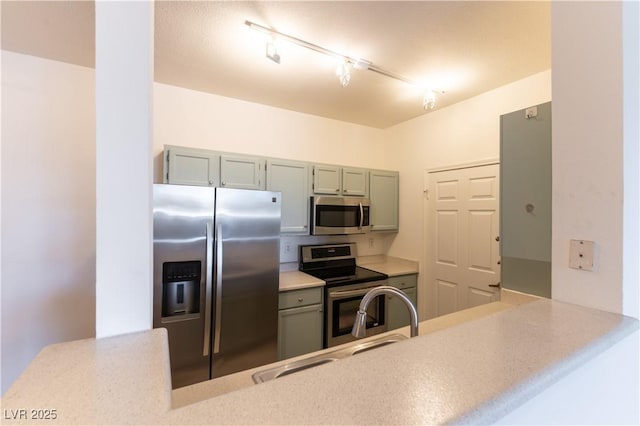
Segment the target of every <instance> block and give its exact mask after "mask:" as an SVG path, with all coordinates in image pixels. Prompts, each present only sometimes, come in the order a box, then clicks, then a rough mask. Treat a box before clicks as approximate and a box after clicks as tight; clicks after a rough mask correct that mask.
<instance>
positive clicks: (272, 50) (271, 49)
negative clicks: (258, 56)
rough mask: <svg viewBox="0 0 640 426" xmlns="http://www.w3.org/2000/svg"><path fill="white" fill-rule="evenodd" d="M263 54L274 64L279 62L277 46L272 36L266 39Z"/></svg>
mask: <svg viewBox="0 0 640 426" xmlns="http://www.w3.org/2000/svg"><path fill="white" fill-rule="evenodd" d="M265 56H266V57H267V58H269V59H271V60H272V61H273V62H275V63H276V64H279V63H280V54H279V53H278V46H277V44H276V40H275V38H273V37H271V38H270V39H269V40H267V48H266V52H265Z"/></svg>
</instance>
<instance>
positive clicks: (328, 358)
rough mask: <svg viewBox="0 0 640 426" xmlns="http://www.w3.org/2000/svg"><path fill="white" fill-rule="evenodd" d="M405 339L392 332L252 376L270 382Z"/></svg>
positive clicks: (254, 378)
mask: <svg viewBox="0 0 640 426" xmlns="http://www.w3.org/2000/svg"><path fill="white" fill-rule="evenodd" d="M405 339H408V337H407V336H404V335H402V334H391V335H389V336H384V337H379V338H377V339H373V340H369V341H367V342H363V343H358V344H354V345H351V346H347V347H345V348H341V349H336V350H333V351H329V352H325V353H322V354H320V355H315V356H312V357H309V358H304V359H300V360H298V361H293V362H290V363H287V364H283V365H279V366H277V367H272V368H268V369H266V370H261V371H258V372H255V373H254V374H253V375H252V376H251V377H252V378H253V381H254V382H255V383H263V382H268V381H269V380H273V379H277V378H278V377H283V376H288V375H289V374H294V373H297V372H299V371H303V370H307V369H309V368H313V367H317V366H319V365H323V364H328V363H330V362H334V361H339V360H341V359H344V358H348V357H350V356H353V355H357V354H361V353H363V352H366V351H370V350H372V349H376V348H379V347H381V346H387V345H390V344H392V343H396V342H399V341H401V340H405Z"/></svg>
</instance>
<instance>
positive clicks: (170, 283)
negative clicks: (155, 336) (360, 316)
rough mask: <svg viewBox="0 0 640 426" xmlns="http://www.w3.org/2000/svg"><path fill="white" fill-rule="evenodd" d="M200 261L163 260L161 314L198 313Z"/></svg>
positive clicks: (171, 315)
mask: <svg viewBox="0 0 640 426" xmlns="http://www.w3.org/2000/svg"><path fill="white" fill-rule="evenodd" d="M201 270H202V269H201V262H199V261H188V262H165V263H163V265H162V316H163V317H174V316H179V315H187V314H198V313H200V278H201V272H200V271H201Z"/></svg>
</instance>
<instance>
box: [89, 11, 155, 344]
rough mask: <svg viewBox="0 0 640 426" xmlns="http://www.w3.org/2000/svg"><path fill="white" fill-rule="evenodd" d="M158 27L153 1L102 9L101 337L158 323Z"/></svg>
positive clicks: (98, 67) (98, 96) (98, 15)
mask: <svg viewBox="0 0 640 426" xmlns="http://www.w3.org/2000/svg"><path fill="white" fill-rule="evenodd" d="M114 28H117V31H114ZM153 28H154V27H153V2H97V3H96V79H95V80H96V86H95V92H96V124H97V125H96V129H95V131H96V159H97V161H96V200H97V202H96V230H97V236H96V337H98V338H101V337H107V336H114V335H119V334H124V333H131V332H135V331H141V330H150V329H151V328H152V325H153V302H152V301H153V277H152V274H153V273H152V264H153V242H152V240H153V238H152V237H153V217H152V209H153V195H152V187H151V183H152V174H153V170H152V160H151V153H152V149H151V147H152V145H153V133H152V121H153V109H152V105H153V100H152V97H153ZM123 64H126V66H124V65H123Z"/></svg>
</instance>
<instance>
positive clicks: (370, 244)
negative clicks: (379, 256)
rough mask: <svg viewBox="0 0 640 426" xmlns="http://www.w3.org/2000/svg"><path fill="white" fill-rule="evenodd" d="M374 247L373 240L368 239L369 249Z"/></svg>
mask: <svg viewBox="0 0 640 426" xmlns="http://www.w3.org/2000/svg"><path fill="white" fill-rule="evenodd" d="M374 246H375V239H373V238H369V248H373V247H374Z"/></svg>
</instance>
